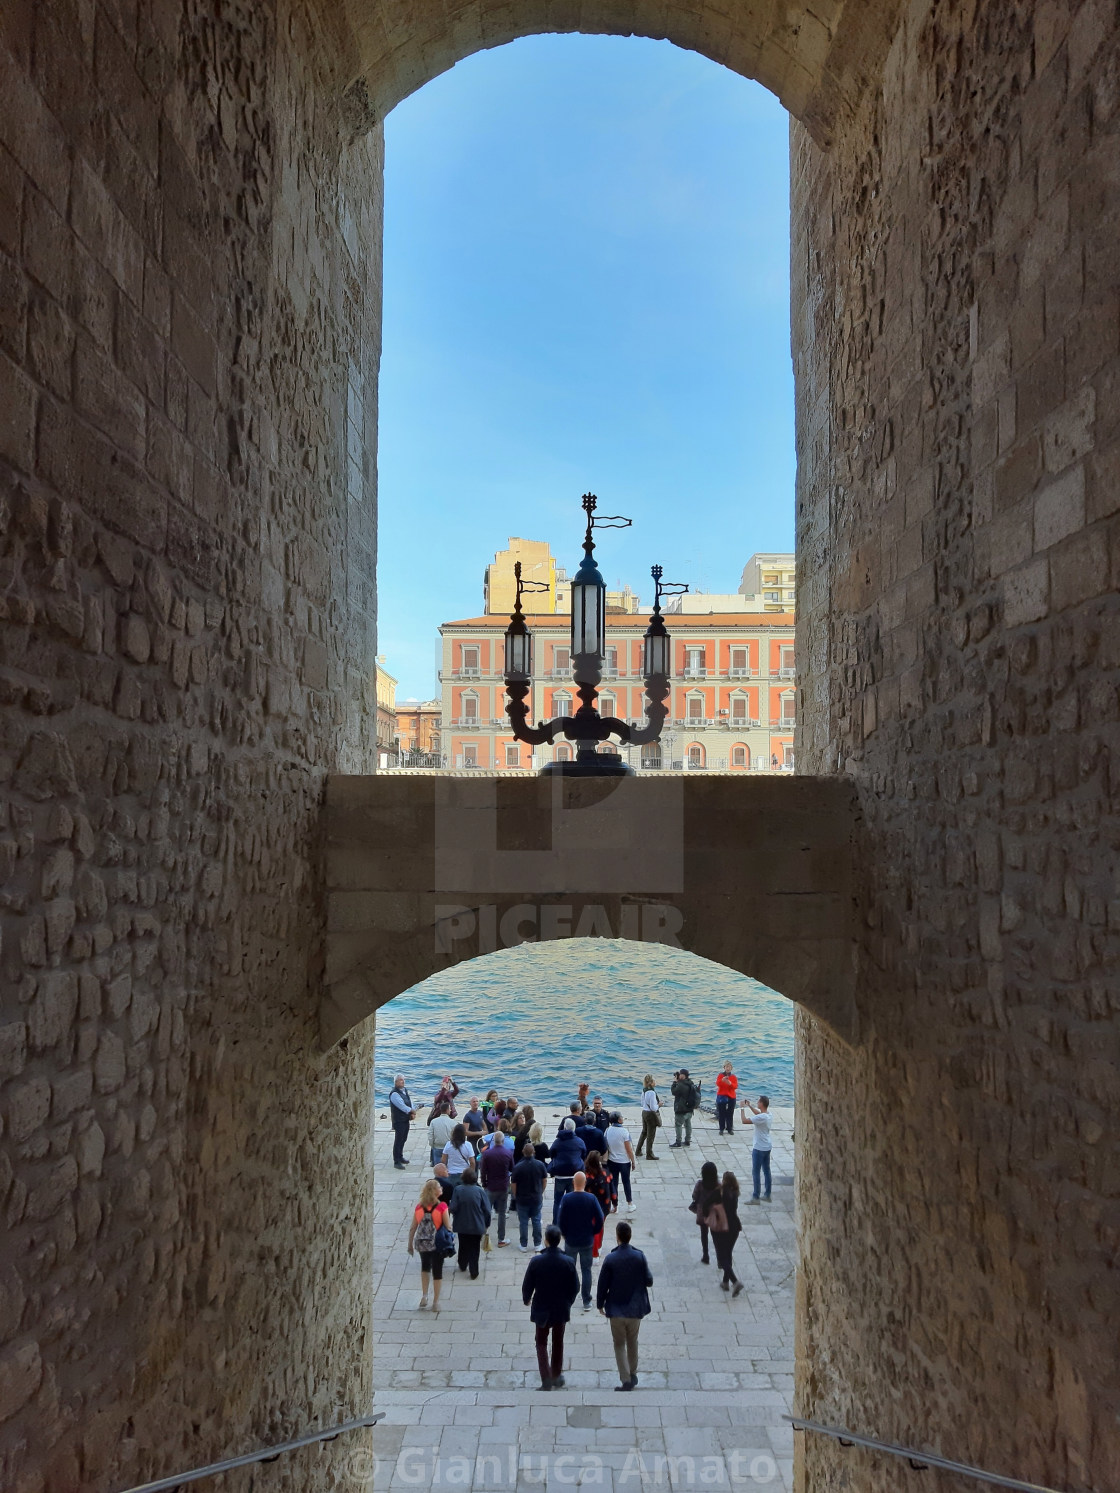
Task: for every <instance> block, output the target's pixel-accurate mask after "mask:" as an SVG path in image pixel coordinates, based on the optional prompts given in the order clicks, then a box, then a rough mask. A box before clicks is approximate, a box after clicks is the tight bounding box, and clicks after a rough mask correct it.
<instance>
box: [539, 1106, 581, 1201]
mask: <svg viewBox="0 0 1120 1493" xmlns="http://www.w3.org/2000/svg"><path fill="white" fill-rule="evenodd" d="M586 1155H587V1148H586V1146H585V1145H584V1144H583V1142H582V1141H581V1140H580V1138H579V1136H578V1135H577V1134H576V1122H575V1121H574V1120H573V1119H572V1117H571V1115H569V1116H568V1118H567V1119H566V1120H565V1121H564V1123H563V1124H562V1125H561V1126H560V1134H559V1135H558V1136H557V1137H556V1139H555V1140H554V1141H553V1143H552V1158H551V1160H550V1161H549V1163H548V1171H549V1175H550V1176H551V1177H552V1180H553V1181H554V1182H555V1184H556V1186H555V1187H554V1188H553V1192H552V1221H553V1223H555V1222H556V1219H557V1217H558V1215H559V1213H560V1200H561V1199H562V1198H563V1196H564V1194H565V1193H567V1192H571V1190H572V1178H573V1177H574V1176H575V1174H576V1172H578V1171H581V1170H582V1169H583V1158H584V1157H585V1156H586Z"/></svg>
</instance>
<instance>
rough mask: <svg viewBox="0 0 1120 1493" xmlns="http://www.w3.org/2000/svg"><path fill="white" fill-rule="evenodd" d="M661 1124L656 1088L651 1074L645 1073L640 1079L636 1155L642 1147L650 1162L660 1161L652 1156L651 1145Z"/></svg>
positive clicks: (659, 1102) (639, 1153)
mask: <svg viewBox="0 0 1120 1493" xmlns="http://www.w3.org/2000/svg"><path fill="white" fill-rule="evenodd" d="M660 1124H661V1100H660V1099H659V1098H658V1097H657V1086H656V1085H655V1084H654V1081H653V1075H652V1073H647V1074H646V1076H645V1078H643V1079H642V1133H641V1135H640V1136H639V1138H638V1155H639V1156H640V1155H641V1154H642V1147H643V1146H645V1148H646V1156H647V1158H648V1159H649V1160H650V1161H660V1160H661V1157H660V1156H655V1155H654V1154H653V1143H654V1141H655V1140H656V1139H657V1127H658V1126H659V1125H660Z"/></svg>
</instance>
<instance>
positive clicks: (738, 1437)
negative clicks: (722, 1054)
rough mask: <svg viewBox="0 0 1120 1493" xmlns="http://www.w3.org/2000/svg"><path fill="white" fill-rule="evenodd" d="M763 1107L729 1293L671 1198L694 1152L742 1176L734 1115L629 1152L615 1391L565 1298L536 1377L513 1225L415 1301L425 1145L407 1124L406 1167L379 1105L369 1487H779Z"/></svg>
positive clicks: (787, 1483)
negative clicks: (553, 1354)
mask: <svg viewBox="0 0 1120 1493" xmlns="http://www.w3.org/2000/svg"><path fill="white" fill-rule="evenodd" d="M542 1108H543V1106H542ZM539 1113H540V1111H538V1114H539ZM773 1114H774V1163H773V1164H774V1184H775V1185H774V1198H773V1201H772V1202H771V1204H770V1205H769V1207H767V1206H766V1205H762V1206H759V1207H750V1206H744V1207H743V1209H742V1217H743V1219H744V1223H745V1227H744V1231H743V1235H742V1236H741V1238H740V1241H739V1245H738V1249H737V1251H736V1268H737V1271H738V1274H739V1275H740V1276H741V1278H742V1279H743V1281H744V1282H745V1284H746V1289H745V1290H744V1291H743V1293H742V1294H741V1295H740V1296H739V1298H738V1299H737V1300H735V1301H732V1300H731V1298H730V1297H729V1296H728V1295H725V1294H724V1293H723V1292H722V1291H720V1290H719V1288H718V1284H717V1281H718V1277H717V1275H716V1272H715V1264H714V1260H713V1263H712V1265H711V1266H708V1267H705V1266H702V1265H701V1264H700V1263H699V1254H700V1251H699V1235H698V1231H697V1229H696V1225H695V1223H694V1222H693V1218H692V1214H691V1213H689V1212H688V1202H689V1199H690V1197H691V1194H692V1186H693V1182H694V1180H695V1178H696V1176H697V1175H698V1174H699V1170H700V1163H701V1161H703V1160H705V1159H708V1158H710V1159H712V1160H714V1161H715V1162H716V1164H717V1165H718V1166H719V1167H720V1169H721V1170H722V1169H723V1168H724V1167H730V1168H731V1169H732V1170H734V1171H735V1172H736V1174H737V1175H738V1176H739V1178H740V1180H741V1181H742V1180H744V1179H745V1180H746V1182H747V1188H746V1191H747V1192H748V1193H749V1190H750V1188H749V1179H750V1137H749V1135H746V1134H743V1133H742V1132H741V1131H740V1128H739V1126H738V1124H737V1125H736V1132H735V1135H734V1137H733V1138H730V1139H728V1138H724V1139H723V1140H720V1139H718V1138H717V1132H716V1126H715V1121H714V1120H709V1119H707V1118H706V1117H702V1118H701V1121H700V1123H699V1125H698V1126H697V1127H696V1130H695V1131H694V1134H693V1144H692V1147H691V1149H690V1150H683V1149H682V1150H679V1151H674V1150H670V1149H669V1147H668V1140H669V1138H670V1135H671V1133H669V1134H667V1133H666V1132H665V1131H664V1130H663V1131H662V1132H661V1133H662V1135H663V1136H665V1137H666V1139H665V1141H664V1142H663V1144H662V1145H661V1147H660V1156H661V1160H660V1161H658V1162H643V1163H641V1164H640V1166H639V1169H638V1172H637V1184H636V1187H635V1201H636V1202H637V1204H638V1210H637V1212H636V1213H634V1214H630V1215H628V1214H625V1213H624V1214H623V1215H621V1216H623V1217H629V1218H630V1220H631V1222H632V1224H633V1226H634V1242H635V1243H636V1244H637V1245H638V1246H639V1247H640V1248H642V1249H643V1250H645V1252H646V1254H647V1256H648V1258H649V1261H650V1266H651V1269H652V1271H653V1277H654V1282H655V1286H654V1290H653V1292H652V1293H651V1294H652V1297H653V1301H654V1312H653V1315H652V1316H650V1317H647V1318H646V1320H645V1323H644V1324H643V1326H642V1331H641V1342H640V1348H641V1359H640V1366H639V1381H640V1382H639V1387H638V1389H637V1390H636V1391H635V1392H634V1393H633V1394H626V1395H623V1394H616V1393H615V1392H614V1386H615V1385H616V1384H617V1382H618V1377H617V1374H616V1372H615V1367H614V1356H613V1353H612V1349H611V1339H610V1330H609V1328H608V1327H607V1324H606V1322H605V1321H604V1320H603V1318H602V1317H600V1316H599V1315H598V1313H597V1312H594V1311H592V1312H590V1313H587V1314H584V1313H583V1312H582V1311H580V1309H579V1306H578V1304H577V1307H576V1310H575V1313H574V1315H573V1318H572V1322H571V1325H570V1327H569V1329H568V1335H567V1342H566V1357H565V1362H566V1364H568V1365H570V1367H568V1368H566V1370H565V1379H566V1387H565V1389H564V1390H562V1391H560V1392H553V1393H550V1394H541V1393H538V1392H536V1386H537V1385H538V1384H539V1382H540V1381H539V1378H538V1375H537V1368H536V1355H535V1352H534V1347H533V1334H532V1328H531V1324H530V1322H529V1315H528V1312H527V1311H526V1310H525V1308H524V1307H523V1306H522V1304H521V1294H520V1283H521V1277H522V1275H523V1273H524V1270H525V1265H526V1263H527V1261H528V1259H529V1258H530V1257H529V1256H528V1255H523V1254H521V1253H520V1252H519V1250H518V1249H517V1243H516V1234H514V1236H513V1237H514V1243H513V1245H512V1246H511V1247H510V1248H508V1249H503V1250H497V1249H494V1250H493V1251H492V1252H491V1253H490V1254H488V1255H487V1254H484V1255H483V1256H482V1259H483V1268H482V1273H481V1275H480V1277H479V1279H478V1280H477V1281H475V1282H472V1281H470V1280H469V1279H468V1278H467V1277H465V1276H463V1275H460V1274H459V1272H458V1270H457V1269H455V1268H454V1262H453V1261H452V1262H450V1265H451V1269H450V1270H449V1272H448V1276H447V1277H445V1282H444V1294H443V1299H442V1301H441V1303H440V1305H441V1310H440V1313H439V1315H438V1316H433V1315H432V1314H431V1313H430V1312H420V1311H419V1310H417V1303H418V1302H419V1299H420V1292H419V1265H418V1262H417V1261H416V1260H415V1259H411V1260H410V1259H409V1257H408V1254H407V1252H406V1247H405V1240H406V1236H407V1232H408V1221H409V1215H408V1208H409V1204H410V1203H411V1202H412V1200H413V1199H414V1198H415V1196H416V1193H417V1191H418V1189H419V1182H420V1179H421V1178H422V1177H424V1176H427V1175H430V1172H429V1170H428V1168H426V1167H425V1166H424V1165H423V1162H424V1161H425V1159H426V1155H427V1149H426V1146H425V1144H424V1134H423V1132H420V1133H418V1134H417V1133H415V1132H414V1136H413V1137H411V1138H410V1139H411V1140H412V1144H411V1146H410V1148H409V1151H408V1154H409V1155H411V1157H412V1165H411V1166H410V1167H409V1168H408V1170H407V1171H404V1172H399V1171H395V1170H394V1169H393V1166H392V1161H391V1156H390V1146H391V1136H390V1133H389V1125H388V1119H387V1118H384V1117H379V1119H378V1126H377V1136H376V1153H375V1155H376V1182H375V1220H376V1221H375V1239H376V1246H377V1248H376V1259H377V1271H378V1274H377V1279H376V1281H375V1287H376V1296H375V1306H374V1310H375V1349H374V1383H375V1387H376V1397H375V1408H376V1409H378V1410H382V1411H384V1412H385V1420H384V1422H382V1424H381V1425H379V1426H378V1427H377V1429H376V1431H375V1433H374V1445H375V1450H376V1456H377V1465H376V1467H375V1469H374V1487H375V1488H376V1490H377V1493H385V1490H394V1493H395V1490H397V1489H405V1488H411V1489H418V1488H420V1489H426V1488H429V1487H431V1488H441V1489H442V1488H447V1489H460V1490H468V1493H473V1490H479V1493H481V1490H487V1493H490V1490H505V1493H521V1490H526V1493H528V1490H530V1489H532V1490H533V1493H540V1490H541V1489H542V1488H544V1489H545V1490H547V1493H551V1490H553V1489H561V1488H568V1489H570V1488H573V1487H580V1488H594V1489H597V1490H598V1489H601V1490H605V1493H614V1490H615V1489H619V1490H626V1489H631V1490H634V1493H640V1490H642V1489H648V1488H657V1487H664V1488H666V1489H668V1488H670V1487H672V1488H673V1489H687V1488H690V1487H696V1488H708V1489H718V1488H721V1487H722V1488H724V1489H729V1488H738V1489H744V1490H745V1489H755V1488H767V1489H771V1490H779V1489H780V1490H788V1489H790V1488H792V1482H793V1476H792V1467H793V1460H792V1459H793V1450H792V1448H793V1433H792V1431H791V1428H790V1427H789V1426H788V1425H787V1424H785V1423H783V1421H782V1419H781V1417H782V1415H783V1414H788V1413H789V1412H790V1410H791V1408H792V1395H793V1287H794V1266H795V1258H796V1245H795V1237H794V1218H793V1186H792V1182H793V1175H792V1173H793V1147H792V1143H791V1130H792V1123H793V1111H792V1109H776V1110H774V1111H773ZM632 1118H633V1116H632V1115H631V1114H627V1120H628V1121H630V1120H632ZM544 1120H545V1125H546V1135H550V1133H552V1132H554V1131H555V1128H556V1126H557V1124H558V1123H559V1111H557V1114H556V1117H555V1118H553V1112H552V1110H551V1109H549V1110H546V1111H545V1112H544ZM632 1128H633V1127H632ZM549 1197H550V1198H551V1193H550V1195H549ZM549 1216H550V1201H546V1205H545V1219H546V1221H547V1218H548V1217H549ZM612 1223H613V1220H612ZM515 1227H516V1225H515ZM495 1237H496V1236H495Z"/></svg>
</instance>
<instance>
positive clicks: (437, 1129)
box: [428, 1113, 455, 1166]
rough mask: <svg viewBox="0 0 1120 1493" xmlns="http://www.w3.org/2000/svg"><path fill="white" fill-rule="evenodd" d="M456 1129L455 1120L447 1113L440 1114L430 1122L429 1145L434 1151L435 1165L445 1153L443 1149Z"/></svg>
mask: <svg viewBox="0 0 1120 1493" xmlns="http://www.w3.org/2000/svg"><path fill="white" fill-rule="evenodd" d="M454 1129H455V1121H454V1120H453V1119H452V1118H451V1116H450V1115H449V1114H447V1113H442V1114H438V1115H436V1116H435V1117H434V1118H433V1119H432V1120H430V1121H429V1122H428V1145H429V1146H430V1147H431V1151H432V1165H433V1166H435V1164H436V1162H437V1161H439V1159H440V1157H441V1156H442V1155H443V1149H444V1147H445V1146H446V1145H447V1143H448V1141H449V1140H450V1139H451V1132H452V1131H453V1130H454Z"/></svg>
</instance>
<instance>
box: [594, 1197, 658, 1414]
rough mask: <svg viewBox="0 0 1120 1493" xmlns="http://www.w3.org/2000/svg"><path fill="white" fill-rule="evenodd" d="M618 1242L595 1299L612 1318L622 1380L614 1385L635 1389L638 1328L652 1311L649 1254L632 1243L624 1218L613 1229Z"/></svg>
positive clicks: (606, 1263)
mask: <svg viewBox="0 0 1120 1493" xmlns="http://www.w3.org/2000/svg"><path fill="white" fill-rule="evenodd" d="M614 1236H615V1238H616V1239H617V1240H618V1243H617V1245H616V1246H615V1247H614V1249H612V1250H611V1252H610V1254H609V1255H608V1256H607V1258H606V1259H605V1260H604V1261H603V1264H602V1268H601V1269H600V1271H599V1289H598V1291H597V1292H596V1295H595V1302H596V1305H597V1306H598V1308H599V1311H600V1313H601V1314H602V1315H603V1316H604V1317H609V1318H610V1324H611V1337H612V1338H613V1339H614V1358H615V1362H616V1363H617V1364H618V1377H619V1379H621V1381H622V1382H621V1384H616V1385H615V1389H616V1390H619V1389H633V1388H635V1386H636V1385H637V1383H638V1328H639V1327H640V1326H641V1325H642V1318H643V1317H648V1316H649V1313H650V1304H649V1287H650V1286H652V1285H653V1276H652V1275H651V1274H650V1268H649V1265H648V1264H647V1262H646V1257H645V1255H644V1254H643V1253H642V1251H641V1250H640V1249H635V1248H634V1247H633V1245H632V1244H631V1243H630V1240H631V1239H632V1238H633V1230H632V1229H631V1227H630V1225H629V1224H628V1223H627V1222H626V1220H625V1219H623V1221H622V1222H621V1223H620V1224H618V1225H617V1226H616V1228H615V1231H614Z"/></svg>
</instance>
